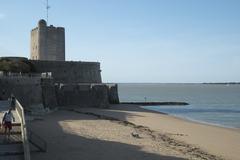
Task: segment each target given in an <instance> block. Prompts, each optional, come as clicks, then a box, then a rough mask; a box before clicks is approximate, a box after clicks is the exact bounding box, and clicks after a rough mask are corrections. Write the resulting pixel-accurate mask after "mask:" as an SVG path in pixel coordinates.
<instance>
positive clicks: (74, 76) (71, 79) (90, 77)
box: [30, 60, 102, 83]
mask: <svg viewBox="0 0 240 160" xmlns="http://www.w3.org/2000/svg"><path fill="white" fill-rule="evenodd" d="M30 62H31V63H32V64H33V65H34V68H35V70H36V72H38V73H42V72H52V77H53V78H54V81H55V82H56V83H101V82H102V79H101V70H100V63H98V62H71V61H65V62H64V61H36V60H30Z"/></svg>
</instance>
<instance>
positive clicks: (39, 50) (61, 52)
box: [30, 19, 65, 61]
mask: <svg viewBox="0 0 240 160" xmlns="http://www.w3.org/2000/svg"><path fill="white" fill-rule="evenodd" d="M30 50H31V56H30V57H31V59H32V60H47V61H65V29H64V28H63V27H54V26H53V25H50V26H47V23H46V21H45V20H43V19H42V20H40V21H39V22H38V27H36V28H34V29H33V30H32V31H31V49H30Z"/></svg>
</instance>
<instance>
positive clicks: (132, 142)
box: [29, 105, 240, 160]
mask: <svg viewBox="0 0 240 160" xmlns="http://www.w3.org/2000/svg"><path fill="white" fill-rule="evenodd" d="M29 128H30V129H31V130H32V131H34V132H35V133H37V134H38V135H39V136H41V137H42V138H44V139H45V140H46V141H47V143H48V151H47V152H46V153H39V152H34V153H32V159H33V160H40V159H41V160H42V159H53V160H55V159H56V160H61V159H89V160H93V159H102V160H103V159H117V160H120V159H131V160H132V159H140V160H141V159H142V160H145V159H149V160H150V159H151V160H154V159H166V160H181V159H196V160H200V159H209V160H210V159H211V160H214V159H216V160H218V159H219V160H220V159H228V160H238V159H239V153H238V151H239V150H240V130H239V129H227V128H221V127H216V126H210V125H205V124H200V123H194V122H190V121H187V120H183V119H179V118H175V117H172V116H169V115H165V114H161V113H156V112H151V111H147V110H145V109H142V108H140V107H139V106H136V105H114V106H112V107H110V108H109V109H96V108H79V107H72V108H69V107H68V108H62V109H60V110H59V111H56V112H53V113H51V114H48V115H46V116H44V117H43V119H42V120H34V121H32V122H31V123H30V126H29Z"/></svg>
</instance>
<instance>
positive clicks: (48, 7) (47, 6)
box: [46, 0, 50, 23]
mask: <svg viewBox="0 0 240 160" xmlns="http://www.w3.org/2000/svg"><path fill="white" fill-rule="evenodd" d="M46 1H47V2H46V10H47V23H48V11H49V9H50V6H49V5H48V0H46Z"/></svg>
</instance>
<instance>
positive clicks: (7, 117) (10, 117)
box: [4, 112, 15, 122]
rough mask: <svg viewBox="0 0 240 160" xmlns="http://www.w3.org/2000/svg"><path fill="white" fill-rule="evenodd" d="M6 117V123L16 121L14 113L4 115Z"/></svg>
mask: <svg viewBox="0 0 240 160" xmlns="http://www.w3.org/2000/svg"><path fill="white" fill-rule="evenodd" d="M4 115H5V117H4V121H5V122H12V120H15V118H14V116H13V114H12V112H10V113H8V112H6V113H4Z"/></svg>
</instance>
